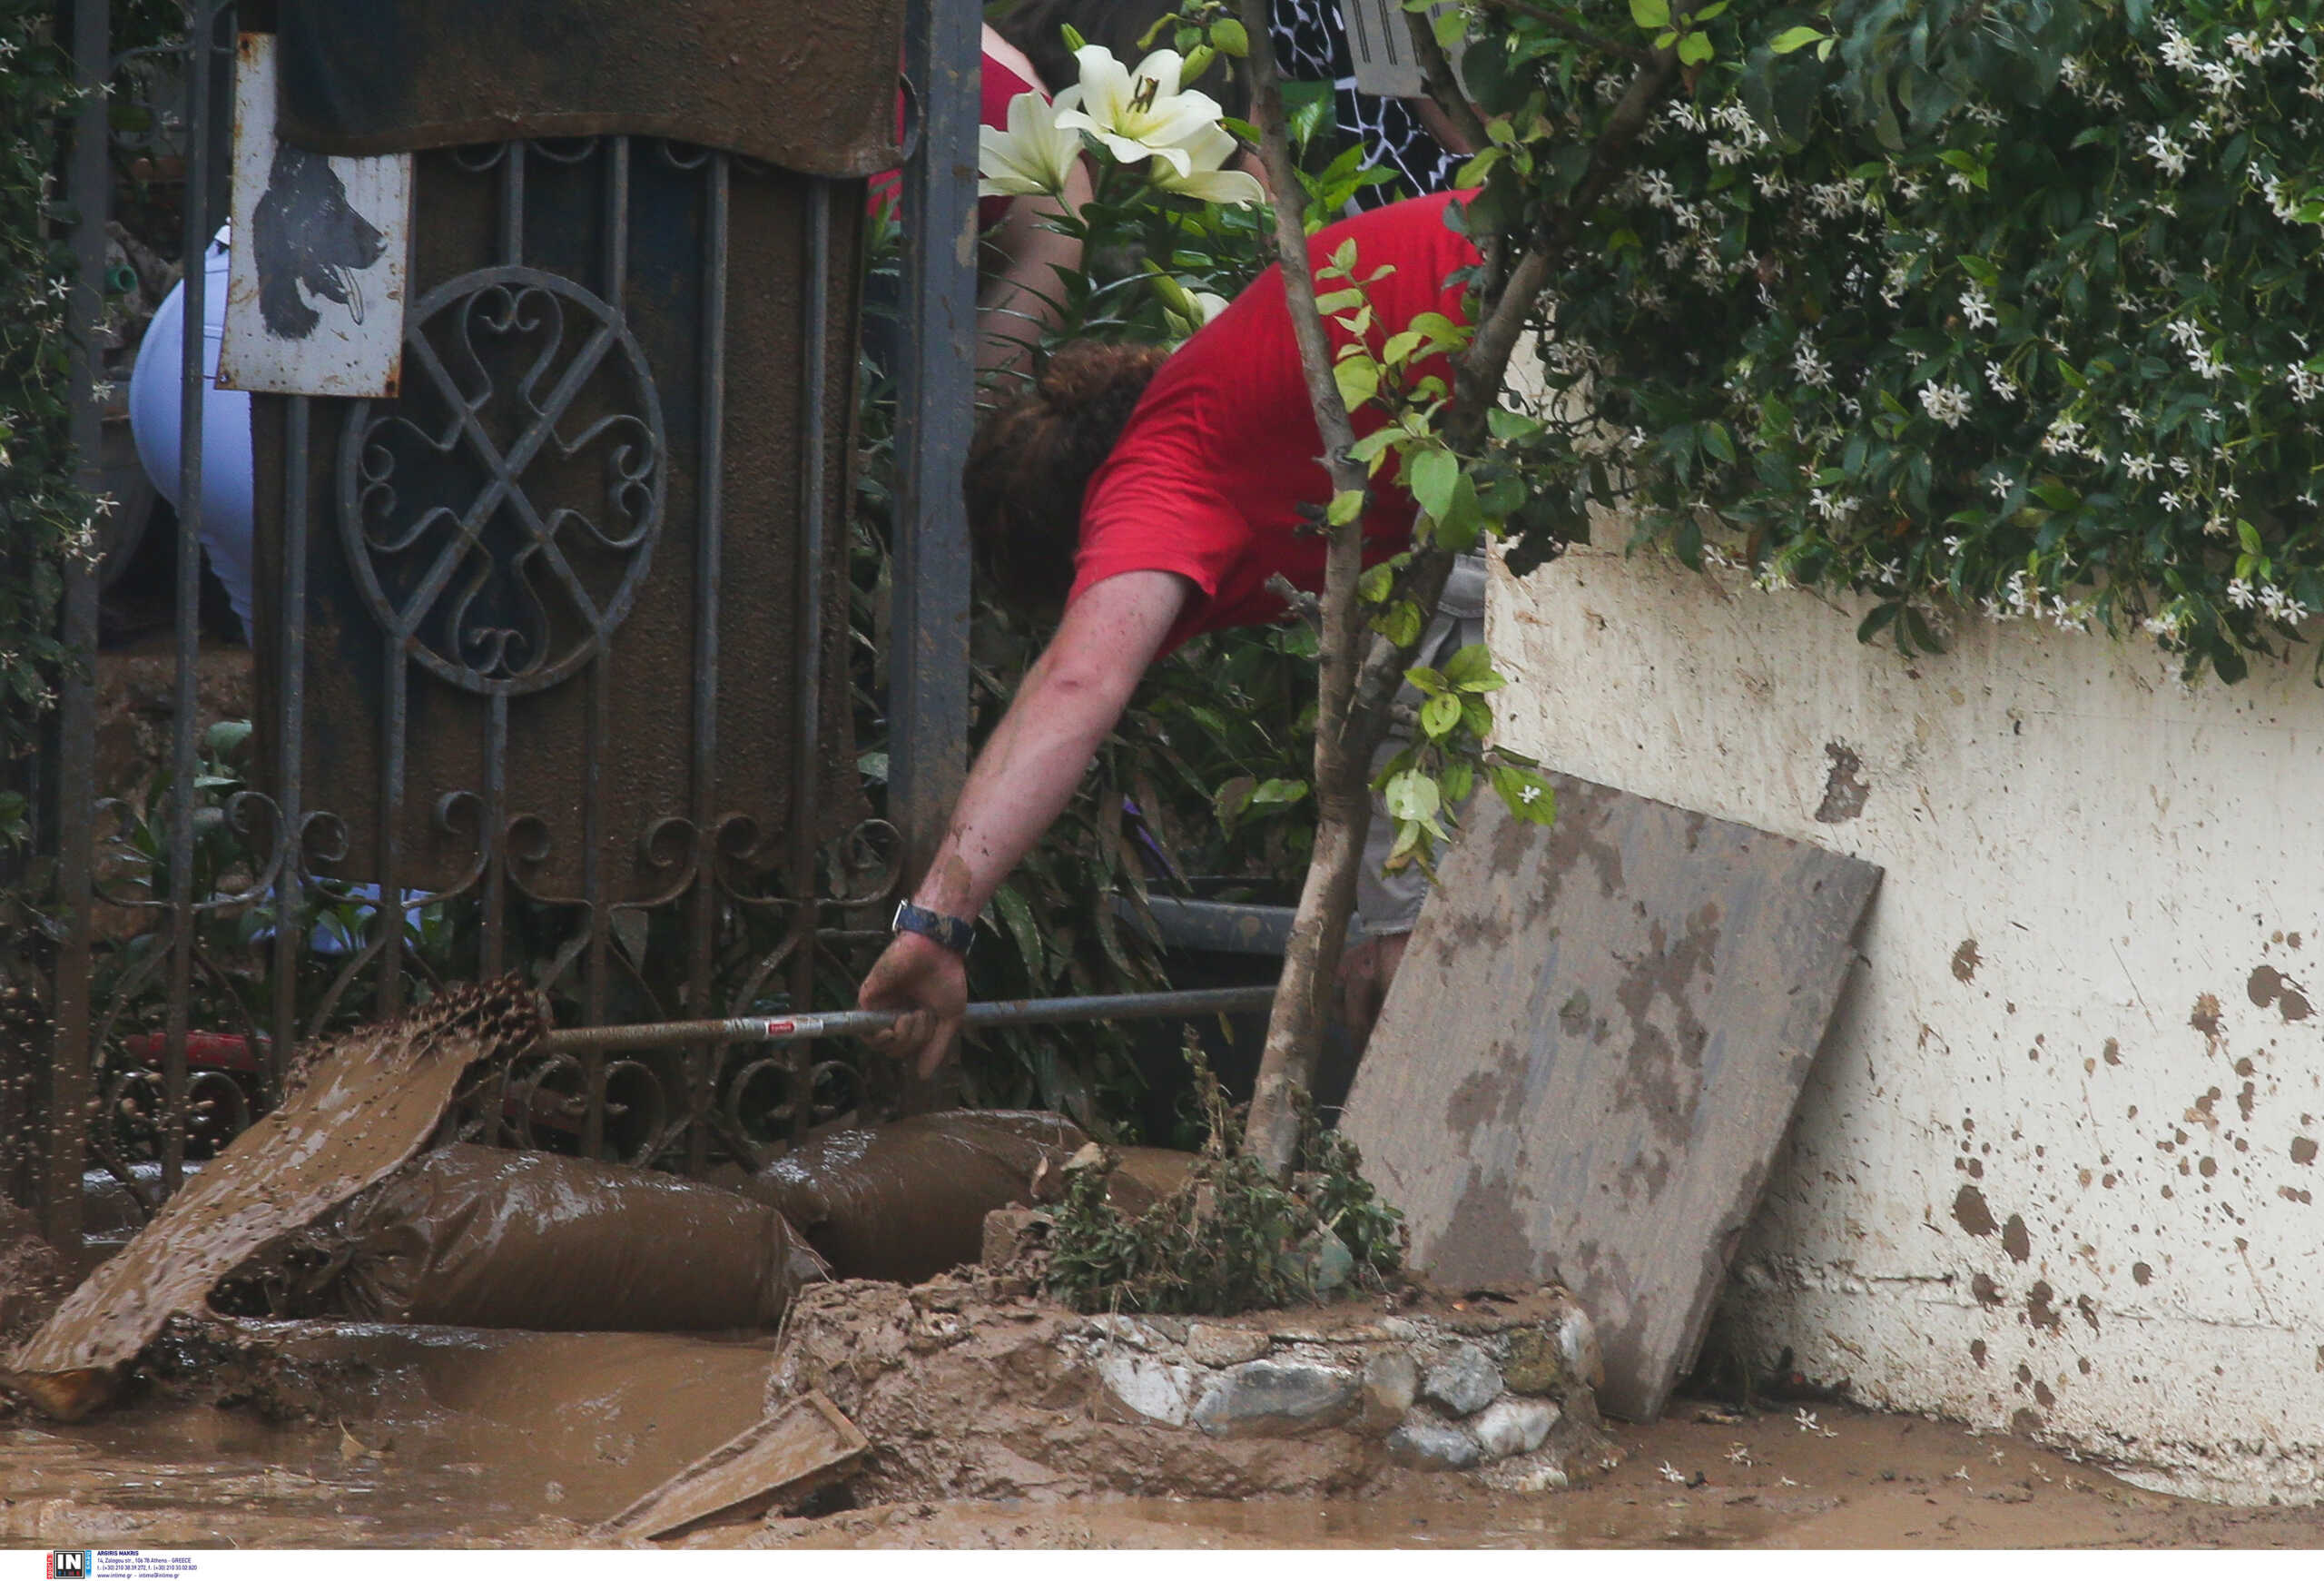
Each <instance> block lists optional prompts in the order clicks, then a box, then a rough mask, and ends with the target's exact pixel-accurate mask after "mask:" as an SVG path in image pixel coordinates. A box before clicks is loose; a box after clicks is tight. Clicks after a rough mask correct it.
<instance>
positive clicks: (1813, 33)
mask: <svg viewBox="0 0 2324 1581" xmlns="http://www.w3.org/2000/svg"><path fill="white" fill-rule="evenodd" d="M1824 36H1825V35H1824V33H1823V31H1822V30H1821V29H1820V28H1814V27H1787V28H1785V29H1784V30H1783V31H1782V32H1781V33H1778V34H1777V35H1775V37H1773V38H1771V39H1769V40H1768V48H1769V49H1771V50H1773V51H1775V52H1776V54H1791V53H1792V52H1793V51H1795V50H1802V49H1806V48H1807V46H1808V45H1809V44H1818V43H1821V42H1822V41H1823V38H1824Z"/></svg>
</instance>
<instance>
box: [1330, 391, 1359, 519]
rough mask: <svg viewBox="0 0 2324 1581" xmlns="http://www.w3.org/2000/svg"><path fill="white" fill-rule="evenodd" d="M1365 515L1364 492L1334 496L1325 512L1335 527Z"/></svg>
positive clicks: (1347, 491) (1350, 492)
mask: <svg viewBox="0 0 2324 1581" xmlns="http://www.w3.org/2000/svg"><path fill="white" fill-rule="evenodd" d="M1341 388H1342V393H1345V388H1346V387H1345V386H1342V387H1341ZM1363 514H1364V490H1363V489H1341V490H1340V491H1339V492H1338V493H1336V494H1334V495H1333V496H1332V502H1331V504H1330V506H1329V507H1327V508H1326V509H1325V510H1324V520H1325V521H1327V522H1329V523H1330V524H1331V525H1332V526H1334V527H1345V526H1346V525H1347V524H1348V523H1349V522H1351V521H1354V520H1355V519H1356V518H1358V517H1360V516H1362V515H1363Z"/></svg>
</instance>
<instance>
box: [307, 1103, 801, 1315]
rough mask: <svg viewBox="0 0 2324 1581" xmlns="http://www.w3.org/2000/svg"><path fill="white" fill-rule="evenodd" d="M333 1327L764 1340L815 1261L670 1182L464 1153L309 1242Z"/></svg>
mask: <svg viewBox="0 0 2324 1581" xmlns="http://www.w3.org/2000/svg"><path fill="white" fill-rule="evenodd" d="M310 1242H312V1243H315V1244H319V1245H320V1246H323V1247H325V1248H327V1249H328V1252H329V1256H330V1261H331V1263H332V1265H333V1280H332V1282H331V1285H330V1291H329V1297H328V1299H329V1302H330V1305H331V1306H332V1307H335V1308H336V1309H338V1310H339V1311H340V1312H342V1313H343V1314H345V1315H346V1316H349V1317H355V1318H369V1319H379V1320H381V1321H386V1322H399V1323H442V1324H450V1325H455V1326H461V1327H468V1328H478V1329H547V1330H566V1331H581V1330H595V1329H636V1330H657V1329H757V1328H770V1327H772V1326H773V1325H774V1324H775V1323H776V1322H777V1321H779V1320H780V1319H781V1318H782V1316H783V1312H784V1311H785V1310H787V1309H789V1307H790V1305H791V1302H792V1300H793V1298H794V1297H795V1296H796V1295H797V1294H798V1293H799V1290H800V1289H801V1288H802V1287H803V1286H805V1285H808V1284H812V1283H814V1282H816V1281H817V1280H822V1279H824V1278H827V1277H828V1273H827V1270H825V1268H824V1266H823V1262H822V1259H820V1258H818V1257H817V1256H816V1255H815V1254H814V1252H813V1251H812V1250H810V1249H809V1248H808V1247H807V1246H806V1245H805V1244H804V1243H803V1242H802V1241H801V1240H799V1238H798V1237H797V1236H796V1235H795V1234H793V1231H792V1229H791V1227H790V1225H788V1224H786V1223H784V1222H783V1216H782V1215H781V1214H780V1213H778V1212H776V1211H775V1210H773V1209H772V1208H769V1207H767V1206H765V1205H764V1204H763V1203H760V1202H755V1201H751V1200H750V1199H748V1198H746V1197H741V1196H737V1195H736V1194H734V1192H731V1191H721V1190H719V1189H718V1188H717V1187H715V1186H705V1185H702V1184H699V1183H698V1182H695V1181H684V1180H680V1179H678V1178H677V1177H676V1176H675V1175H665V1174H655V1173H653V1172H650V1171H645V1170H634V1169H626V1168H624V1167H622V1166H620V1165H617V1164H604V1163H596V1162H592V1161H588V1160H586V1159H573V1158H563V1157H559V1156H557V1155H556V1154H553V1153H540V1152H508V1151H502V1150H499V1149H497V1148H483V1147H471V1146H468V1145H466V1144H458V1145H455V1146H451V1147H448V1148H444V1149H442V1150H440V1151H437V1152H433V1153H430V1154H428V1156H427V1157H425V1158H423V1159H420V1160H419V1161H417V1162H415V1163H413V1164H412V1165H411V1166H409V1168H407V1169H405V1170H404V1171H401V1172H399V1173H398V1174H396V1175H394V1176H392V1177H391V1178H389V1179H388V1180H386V1181H381V1182H380V1183H379V1185H377V1186H374V1187H372V1188H371V1189H370V1190H369V1191H365V1192H363V1193H362V1194H361V1195H359V1196H358V1197H356V1198H355V1199H354V1200H353V1201H350V1203H349V1204H348V1205H347V1207H346V1208H345V1209H344V1210H341V1211H340V1213H339V1214H338V1215H336V1216H335V1218H334V1220H332V1221H331V1223H330V1225H328V1226H325V1227H322V1228H320V1230H319V1231H318V1232H317V1233H315V1234H314V1235H312V1236H310Z"/></svg>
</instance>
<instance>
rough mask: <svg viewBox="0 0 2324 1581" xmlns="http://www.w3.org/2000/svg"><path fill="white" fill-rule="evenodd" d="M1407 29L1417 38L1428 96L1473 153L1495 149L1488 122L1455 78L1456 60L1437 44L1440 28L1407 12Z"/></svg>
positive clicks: (1423, 16) (1416, 49) (1419, 14)
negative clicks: (1489, 134)
mask: <svg viewBox="0 0 2324 1581" xmlns="http://www.w3.org/2000/svg"><path fill="white" fill-rule="evenodd" d="M1404 26H1405V29H1406V30H1407V31H1408V32H1410V33H1411V34H1412V35H1413V54H1415V55H1417V56H1418V57H1419V58H1420V80H1421V84H1422V85H1423V86H1424V87H1426V88H1427V89H1428V96H1429V97H1430V98H1432V99H1433V100H1435V101H1436V107H1437V108H1438V109H1440V110H1442V111H1443V112H1444V117H1445V119H1446V120H1448V121H1450V122H1452V129H1453V130H1454V131H1456V132H1458V133H1460V134H1461V135H1462V137H1465V138H1467V139H1468V141H1469V147H1470V148H1471V149H1472V151H1476V152H1482V151H1483V150H1484V149H1487V148H1490V147H1492V138H1491V137H1489V136H1487V135H1486V134H1485V124H1484V121H1483V119H1482V117H1480V116H1479V115H1478V114H1477V107H1476V106H1475V105H1474V104H1470V103H1469V95H1468V94H1464V93H1462V91H1461V80H1460V78H1458V77H1457V76H1455V75H1453V74H1452V56H1451V55H1449V54H1445V53H1444V46H1443V44H1439V43H1437V42H1436V28H1435V25H1433V23H1431V22H1430V21H1429V19H1428V14H1427V13H1426V12H1424V11H1407V12H1405V13H1404Z"/></svg>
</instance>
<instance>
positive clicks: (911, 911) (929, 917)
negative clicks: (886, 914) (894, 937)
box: [889, 900, 977, 959]
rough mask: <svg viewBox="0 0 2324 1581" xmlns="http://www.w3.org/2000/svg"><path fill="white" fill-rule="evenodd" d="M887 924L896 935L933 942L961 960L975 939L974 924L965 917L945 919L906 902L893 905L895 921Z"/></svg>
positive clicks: (938, 912) (946, 917) (975, 927)
mask: <svg viewBox="0 0 2324 1581" xmlns="http://www.w3.org/2000/svg"><path fill="white" fill-rule="evenodd" d="M889 925H890V927H891V929H893V931H895V932H896V933H899V934H920V935H921V937H922V938H928V939H933V940H935V941H936V942H937V943H938V944H941V945H943V946H944V947H945V948H946V949H948V950H950V951H951V952H952V953H953V954H955V955H959V956H960V957H962V958H963V959H965V958H966V957H967V955H968V953H969V946H970V944H974V943H975V942H976V937H977V925H976V924H975V923H973V922H970V920H969V919H968V918H966V917H948V916H946V915H945V914H943V913H942V912H940V911H930V910H929V909H928V908H927V907H926V906H923V905H914V904H912V903H911V902H910V901H908V900H900V901H898V902H897V903H896V916H895V920H894V922H892V923H891V924H889Z"/></svg>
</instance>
